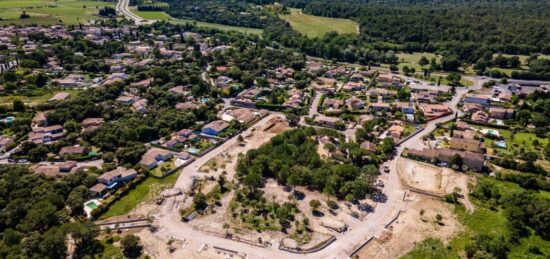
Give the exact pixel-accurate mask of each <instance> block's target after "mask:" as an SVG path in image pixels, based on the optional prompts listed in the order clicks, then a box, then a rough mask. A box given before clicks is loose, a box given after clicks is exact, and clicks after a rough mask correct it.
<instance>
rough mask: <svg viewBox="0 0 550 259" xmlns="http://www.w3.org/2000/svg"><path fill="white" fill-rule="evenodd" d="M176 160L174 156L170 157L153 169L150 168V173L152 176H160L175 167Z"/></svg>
mask: <svg viewBox="0 0 550 259" xmlns="http://www.w3.org/2000/svg"><path fill="white" fill-rule="evenodd" d="M175 162H176V158H175V157H174V158H172V159H170V160H168V161H166V162H164V163H162V164H161V165H159V166H157V167H156V168H155V169H153V170H151V174H152V175H154V176H158V177H162V176H163V175H164V172H167V171H170V170H172V169H174V168H176V165H175V164H174V163H175Z"/></svg>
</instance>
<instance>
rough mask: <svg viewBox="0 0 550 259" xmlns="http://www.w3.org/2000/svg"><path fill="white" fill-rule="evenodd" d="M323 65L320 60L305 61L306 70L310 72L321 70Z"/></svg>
mask: <svg viewBox="0 0 550 259" xmlns="http://www.w3.org/2000/svg"><path fill="white" fill-rule="evenodd" d="M324 67H325V66H324V65H323V63H321V62H307V63H306V71H308V72H311V73H317V72H319V71H321V69H323V68H324Z"/></svg>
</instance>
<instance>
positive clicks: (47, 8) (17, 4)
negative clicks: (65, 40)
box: [0, 0, 115, 25]
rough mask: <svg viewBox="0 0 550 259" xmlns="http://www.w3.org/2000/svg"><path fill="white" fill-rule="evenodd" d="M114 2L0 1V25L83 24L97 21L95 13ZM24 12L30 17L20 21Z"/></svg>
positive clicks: (77, 0)
mask: <svg viewBox="0 0 550 259" xmlns="http://www.w3.org/2000/svg"><path fill="white" fill-rule="evenodd" d="M114 5H115V2H103V1H80V0H58V1H48V0H22V1H14V0H0V18H2V21H0V25H8V24H19V25H29V24H39V25H50V24H55V23H57V22H59V20H62V21H63V22H64V23H65V24H78V23H85V22H87V21H89V20H94V19H99V16H97V13H98V12H99V9H100V8H101V7H104V6H112V7H114ZM23 11H25V12H26V13H27V14H29V15H30V16H31V17H30V18H28V19H20V18H19V16H20V15H21V13H22V12H23Z"/></svg>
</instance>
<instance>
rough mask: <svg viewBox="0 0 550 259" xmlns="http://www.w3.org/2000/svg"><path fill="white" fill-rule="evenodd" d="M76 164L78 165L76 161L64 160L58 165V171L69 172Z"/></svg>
mask: <svg viewBox="0 0 550 259" xmlns="http://www.w3.org/2000/svg"><path fill="white" fill-rule="evenodd" d="M77 165H78V163H77V162H76V161H66V162H64V163H62V164H60V165H59V172H61V173H69V172H71V170H72V169H73V168H75V167H76V166H77Z"/></svg>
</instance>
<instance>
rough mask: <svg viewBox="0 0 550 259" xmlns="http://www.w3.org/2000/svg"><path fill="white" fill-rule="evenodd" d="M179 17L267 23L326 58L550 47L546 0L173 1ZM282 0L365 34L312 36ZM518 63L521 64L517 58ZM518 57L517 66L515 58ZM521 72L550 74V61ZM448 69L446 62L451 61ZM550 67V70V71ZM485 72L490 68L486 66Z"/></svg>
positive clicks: (276, 37) (269, 31) (267, 35)
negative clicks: (284, 14) (291, 19)
mask: <svg viewBox="0 0 550 259" xmlns="http://www.w3.org/2000/svg"><path fill="white" fill-rule="evenodd" d="M168 2H169V4H170V7H171V8H170V10H169V14H170V15H172V16H173V17H178V18H191V19H196V20H200V21H206V22H214V23H222V24H228V25H236V26H244V27H254V28H263V29H264V35H263V38H264V40H265V42H266V43H268V44H270V45H272V46H274V47H278V46H284V47H290V48H296V49H299V50H300V51H302V52H304V53H306V54H308V55H311V56H317V57H322V58H325V59H336V60H341V61H346V62H359V63H361V64H376V63H377V62H380V60H378V59H376V58H373V57H372V55H371V53H372V52H373V51H388V50H393V51H404V52H420V51H425V52H437V53H440V54H441V55H443V56H444V57H450V58H453V59H456V60H457V61H458V62H459V64H461V63H464V64H475V63H476V62H478V61H479V62H482V61H483V59H482V58H483V57H484V56H485V57H486V54H487V53H492V54H497V53H505V54H516V55H517V54H523V55H532V54H536V53H544V54H548V53H550V43H548V42H549V39H550V31H549V28H550V13H548V12H546V11H545V10H549V8H550V4H549V3H548V2H546V1H522V2H517V1H482V2H479V1H446V0H442V1H412V2H411V1H402V0H396V1H384V2H370V1H366V0H344V1H334V0H315V1H307V0H282V1H274V0H238V1H231V2H227V1H220V0H209V1H196V0H186V1H168ZM274 2H279V3H282V4H284V5H285V6H288V7H295V8H302V9H303V12H304V13H307V14H312V15H318V16H327V17H337V18H350V19H352V20H355V21H357V22H358V23H359V24H360V31H361V34H360V36H359V37H357V36H355V35H338V34H335V33H329V34H327V35H325V36H324V37H321V38H315V39H310V38H307V37H306V36H304V35H302V34H299V33H298V32H296V31H294V30H292V28H291V27H290V25H289V24H288V23H287V22H286V21H284V20H282V19H280V18H279V16H278V13H277V11H273V9H269V8H263V7H262V6H261V5H266V4H273V3H274ZM514 64H515V63H514ZM514 64H512V65H514ZM533 65H534V67H535V68H534V69H532V70H529V71H526V72H521V73H515V74H513V75H512V77H514V78H524V79H527V78H536V79H543V78H549V75H548V74H547V73H545V72H540V70H541V69H542V70H543V69H546V68H547V66H548V65H547V64H545V63H544V62H536V63H534V64H533ZM444 69H445V68H444ZM546 71H548V70H546ZM477 72H478V73H479V74H482V73H484V69H478V70H477Z"/></svg>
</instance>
